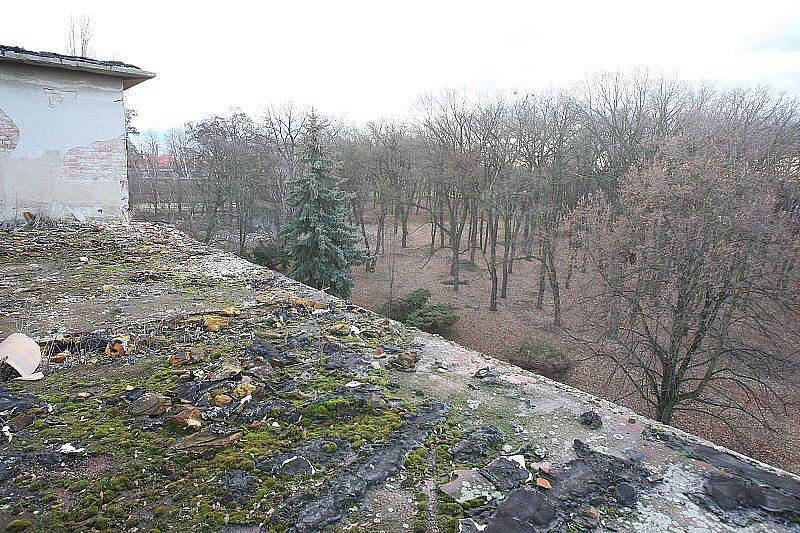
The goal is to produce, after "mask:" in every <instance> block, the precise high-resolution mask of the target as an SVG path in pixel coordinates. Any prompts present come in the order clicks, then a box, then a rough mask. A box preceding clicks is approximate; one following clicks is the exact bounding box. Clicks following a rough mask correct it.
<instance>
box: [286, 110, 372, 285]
mask: <svg viewBox="0 0 800 533" xmlns="http://www.w3.org/2000/svg"><path fill="white" fill-rule="evenodd" d="M308 120H309V122H308V129H307V132H306V136H305V140H304V146H303V159H302V162H303V164H304V166H305V167H306V171H305V172H304V173H303V174H302V175H301V176H300V177H299V178H297V180H295V182H294V184H293V188H292V190H291V192H290V193H289V199H288V201H289V205H290V206H291V208H292V216H291V218H290V220H289V221H288V224H287V226H286V229H285V230H284V234H285V235H286V238H287V242H288V244H289V246H291V266H292V277H294V278H295V279H296V280H298V281H301V282H303V283H305V284H307V285H311V286H312V287H316V288H318V289H323V290H325V291H327V292H330V293H331V294H334V295H336V296H340V297H342V298H347V297H349V296H350V291H351V289H352V288H353V279H352V277H351V276H350V270H351V268H352V267H354V266H356V265H359V264H361V263H362V262H363V261H364V254H363V251H361V250H359V249H357V248H356V244H357V242H358V238H357V236H356V232H355V228H353V226H351V225H350V223H349V222H348V220H347V209H348V205H349V203H350V202H351V201H352V199H353V197H352V195H351V194H349V193H346V192H344V191H342V190H340V189H339V188H338V187H337V178H336V177H335V176H334V175H333V162H332V161H331V159H330V158H329V157H328V155H327V153H326V152H327V150H326V148H325V147H324V146H323V143H322V135H323V132H324V128H325V126H324V125H323V124H321V122H320V120H319V118H318V117H317V116H316V114H315V113H314V112H313V111H312V113H311V115H310V116H309V119H308Z"/></svg>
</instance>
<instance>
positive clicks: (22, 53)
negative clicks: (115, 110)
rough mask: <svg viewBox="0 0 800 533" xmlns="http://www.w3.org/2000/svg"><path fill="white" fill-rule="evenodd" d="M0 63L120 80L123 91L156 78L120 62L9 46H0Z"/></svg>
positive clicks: (153, 74) (152, 74)
mask: <svg viewBox="0 0 800 533" xmlns="http://www.w3.org/2000/svg"><path fill="white" fill-rule="evenodd" d="M2 61H8V62H13V63H22V64H26V65H33V66H40V67H49V68H59V69H64V70H72V71H77V72H89V73H92V74H100V75H102V76H112V77H115V78H122V86H123V90H124V89H129V88H131V87H133V86H134V85H137V84H139V83H141V82H143V81H145V80H149V79H152V78H154V77H155V76H156V74H155V73H154V72H149V71H146V70H142V69H140V68H139V67H137V66H135V65H130V64H127V63H122V62H120V61H99V60H96V59H90V58H85V57H78V56H68V55H62V54H57V53H54V52H31V51H29V50H25V49H24V48H18V47H11V46H0V62H2Z"/></svg>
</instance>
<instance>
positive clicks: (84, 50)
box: [67, 15, 94, 57]
mask: <svg viewBox="0 0 800 533" xmlns="http://www.w3.org/2000/svg"><path fill="white" fill-rule="evenodd" d="M67 54H69V55H71V56H81V57H92V56H93V55H94V24H93V23H92V18H91V17H89V16H88V15H81V16H79V17H78V18H77V20H76V19H75V17H74V16H71V17H70V18H69V26H68V27H67Z"/></svg>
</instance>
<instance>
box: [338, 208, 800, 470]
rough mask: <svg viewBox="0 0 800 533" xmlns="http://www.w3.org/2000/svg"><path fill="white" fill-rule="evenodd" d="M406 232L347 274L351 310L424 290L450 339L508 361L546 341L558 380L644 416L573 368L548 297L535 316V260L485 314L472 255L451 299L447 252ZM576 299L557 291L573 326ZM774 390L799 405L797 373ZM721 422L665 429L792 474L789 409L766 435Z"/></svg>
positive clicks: (702, 419) (796, 438)
mask: <svg viewBox="0 0 800 533" xmlns="http://www.w3.org/2000/svg"><path fill="white" fill-rule="evenodd" d="M411 231H412V234H411V236H410V238H409V241H408V247H407V248H401V247H400V240H399V236H396V235H394V234H393V233H392V228H387V235H386V240H387V242H386V253H385V254H384V255H383V256H382V257H381V258H380V260H379V261H378V264H377V267H376V269H375V272H366V271H365V270H364V268H363V267H361V268H359V269H357V271H356V272H355V279H356V283H355V289H354V291H353V295H352V301H353V302H354V303H356V304H358V305H361V306H363V307H366V308H369V309H372V310H375V311H378V312H383V311H384V310H385V305H386V302H387V301H388V300H389V298H390V296H391V294H392V291H393V292H394V297H395V298H396V297H398V296H402V295H404V294H406V293H407V292H409V291H411V290H413V289H416V288H418V287H424V288H427V289H429V290H430V291H431V295H432V296H431V301H432V302H441V303H448V304H450V305H452V306H453V307H454V308H456V309H457V310H458V313H459V315H460V317H461V318H460V320H459V322H458V323H457V324H456V325H455V327H454V328H453V329H452V331H451V332H450V333H449V335H448V337H449V338H451V339H452V340H454V341H456V342H458V343H460V344H462V345H464V346H466V347H468V348H472V349H474V350H478V351H480V352H483V353H485V354H487V355H491V356H494V357H497V358H499V359H508V354H509V352H511V351H513V350H514V349H515V348H517V347H518V346H519V345H520V343H521V342H522V341H523V340H525V339H533V340H545V341H548V342H550V343H552V344H553V345H555V346H557V347H558V348H560V349H562V350H564V351H566V352H567V353H568V354H569V355H570V356H571V357H572V358H573V359H574V360H575V366H574V368H573V369H572V371H570V373H569V374H568V375H567V376H566V377H565V378H564V379H563V380H562V381H564V382H565V383H567V384H569V385H571V386H574V387H576V388H579V389H582V390H585V391H587V392H591V393H593V394H595V395H597V396H601V397H603V398H606V399H609V400H613V401H615V402H617V403H620V404H622V405H625V406H627V407H630V408H632V409H634V410H636V411H637V412H640V413H642V414H645V415H648V416H652V414H653V413H651V412H650V411H649V409H648V407H647V405H645V404H644V402H643V401H642V400H641V399H640V398H638V397H637V396H635V395H633V396H628V397H622V396H626V392H627V391H626V390H625V387H624V384H623V383H621V382H620V381H618V380H613V379H610V369H609V368H604V367H603V366H602V365H598V362H597V361H596V360H593V361H581V357H582V356H584V355H585V354H581V353H579V352H578V351H577V349H576V346H575V345H574V344H573V343H572V342H571V341H570V339H568V338H567V337H566V336H565V335H564V334H563V333H562V332H561V331H560V330H559V329H557V328H554V327H553V319H552V297H551V294H550V292H549V291H548V292H547V293H546V294H545V301H544V308H543V309H536V305H535V304H536V291H537V287H538V277H539V263H538V262H537V261H535V260H534V261H530V262H529V261H524V260H521V261H517V262H515V264H514V272H513V275H512V276H511V277H510V281H509V291H508V298H507V299H505V300H499V304H498V310H497V311H496V312H492V311H490V310H489V286H490V277H489V273H488V271H487V269H486V266H485V262H484V260H483V258H482V257H481V256H480V253H479V254H478V257H477V258H476V266H471V265H469V266H465V267H464V268H463V269H462V271H461V280H462V282H464V283H465V284H464V285H462V286H461V287H460V289H459V291H458V292H453V288H452V286H451V285H448V284H445V282H448V281H449V280H451V279H452V278H451V277H450V275H449V268H450V263H449V256H450V251H449V250H439V251H437V252H436V254H435V255H434V257H433V258H430V257H429V244H430V234H429V231H428V226H427V225H425V224H424V221H421V222H417V223H412V224H411ZM466 258H467V256H465V259H466ZM392 271H393V272H394V276H392ZM562 272H563V270H562ZM392 277H394V279H393V280H392ZM576 292H578V291H575V290H572V291H571V290H564V289H563V288H562V313H563V316H564V320H565V322H569V321H571V320H578V319H579V317H577V316H575V314H576V313H574V305H575V303H576V301H577V300H576V299H577V298H580V294H576ZM780 386H781V387H782V389H783V390H784V391H785V394H786V396H787V399H790V400H792V401H794V402H795V404H797V402H800V374H798V373H795V374H794V375H793V376H790V377H789V378H788V383H785V384H781V385H780ZM743 400H745V401H746V399H743ZM729 422H730V423H731V424H732V425H734V426H737V427H738V428H739V429H736V430H734V429H731V428H730V427H728V425H727V424H725V423H723V422H721V421H719V420H715V419H713V418H712V417H709V416H705V415H702V414H698V413H691V414H687V413H679V414H677V415H676V416H675V418H674V419H673V425H674V426H676V427H678V428H680V429H683V430H685V431H688V432H690V433H694V434H696V435H699V436H702V437H704V438H707V439H709V440H711V441H713V442H715V443H717V444H720V445H723V446H727V447H729V448H731V449H734V450H736V451H739V452H741V453H744V454H746V455H749V456H752V457H755V458H757V459H760V460H762V461H765V462H767V463H770V464H773V465H776V466H780V467H782V468H784V469H786V470H790V471H793V472H796V473H800V410H798V409H797V408H793V409H791V410H790V411H789V413H788V414H787V415H780V416H776V417H775V418H774V419H773V420H772V421H771V422H770V426H771V427H770V428H769V430H765V429H764V428H763V427H761V426H758V425H754V424H753V422H751V421H749V420H744V419H730V420H729Z"/></svg>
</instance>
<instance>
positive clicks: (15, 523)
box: [6, 518, 33, 531]
mask: <svg viewBox="0 0 800 533" xmlns="http://www.w3.org/2000/svg"><path fill="white" fill-rule="evenodd" d="M32 525H33V521H32V520H28V519H27V518H17V519H16V520H12V521H11V522H9V523H8V524H6V531H25V530H26V529H28V528H29V527H31V526H32Z"/></svg>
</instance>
